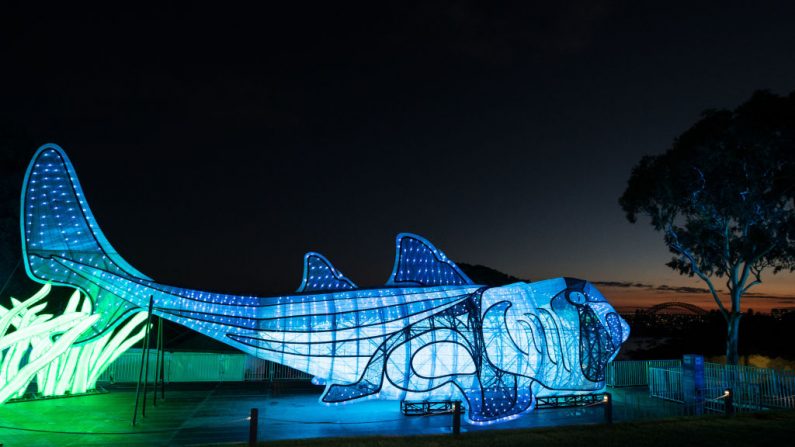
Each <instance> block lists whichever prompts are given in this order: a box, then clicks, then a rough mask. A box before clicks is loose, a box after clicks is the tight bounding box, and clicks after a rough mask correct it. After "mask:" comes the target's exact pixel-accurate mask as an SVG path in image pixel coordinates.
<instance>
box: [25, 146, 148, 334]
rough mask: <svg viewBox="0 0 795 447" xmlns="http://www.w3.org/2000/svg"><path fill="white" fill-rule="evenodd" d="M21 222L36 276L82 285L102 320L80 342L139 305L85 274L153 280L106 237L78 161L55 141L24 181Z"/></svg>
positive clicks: (34, 162) (33, 162)
mask: <svg viewBox="0 0 795 447" xmlns="http://www.w3.org/2000/svg"><path fill="white" fill-rule="evenodd" d="M20 204H21V213H20V227H21V231H22V257H23V263H24V265H25V270H26V272H27V274H28V276H30V277H31V278H32V279H34V280H36V281H38V282H42V283H48V284H56V285H65V286H71V287H75V288H78V289H81V290H82V291H83V292H84V293H86V295H88V296H90V297H91V298H92V300H93V304H94V313H98V314H99V315H100V319H99V320H98V321H97V323H96V324H95V325H94V326H93V327H92V330H90V331H88V332H87V333H86V334H84V335H83V336H81V339H79V340H78V341H87V340H90V339H93V338H94V337H96V336H99V335H101V334H103V333H105V332H106V331H108V330H110V329H113V328H114V327H115V326H116V325H117V324H119V323H120V322H121V321H123V320H124V319H125V318H126V317H127V316H128V315H129V314H130V313H131V312H133V311H134V309H135V307H134V306H133V305H132V304H130V303H128V302H126V301H123V300H121V299H120V298H118V297H116V296H115V295H112V294H110V293H109V292H107V291H106V290H104V289H101V288H99V286H98V285H96V284H95V283H93V282H92V281H91V279H90V277H88V276H86V275H81V274H80V270H81V266H89V267H93V268H94V269H100V270H104V271H107V272H110V273H113V274H115V275H120V276H123V277H127V278H131V279H132V278H136V279H143V280H148V279H149V278H148V277H146V276H145V275H144V274H142V273H141V272H139V271H137V270H136V269H135V268H133V267H132V266H131V265H130V264H128V263H127V262H126V261H125V260H124V259H123V258H122V257H121V256H120V255H119V254H118V252H116V250H115V249H114V248H113V246H111V245H110V243H109V242H108V241H107V239H105V236H104V235H103V234H102V231H101V230H100V229H99V226H98V225H97V222H96V220H95V219H94V215H93V214H92V213H91V210H90V209H89V207H88V204H87V203H86V199H85V196H84V194H83V190H82V188H81V187H80V183H79V182H78V180H77V176H76V175H75V171H74V168H73V167H72V163H71V162H70V161H69V158H68V157H67V156H66V154H65V153H64V151H63V149H61V148H60V147H59V146H57V145H55V144H45V145H44V146H42V147H40V148H39V149H38V151H36V154H35V155H34V156H33V159H32V160H31V162H30V165H29V166H28V170H27V172H26V174H25V180H24V182H23V184H22V197H21V202H20Z"/></svg>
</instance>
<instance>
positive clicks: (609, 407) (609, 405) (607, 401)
mask: <svg viewBox="0 0 795 447" xmlns="http://www.w3.org/2000/svg"><path fill="white" fill-rule="evenodd" d="M604 406H605V423H606V424H612V423H613V395H612V394H610V393H605V398H604Z"/></svg>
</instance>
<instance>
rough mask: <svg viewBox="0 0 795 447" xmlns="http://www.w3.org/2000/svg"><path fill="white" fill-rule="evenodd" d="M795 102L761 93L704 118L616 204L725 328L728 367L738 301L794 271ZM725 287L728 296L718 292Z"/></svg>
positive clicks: (645, 166) (634, 179) (652, 160)
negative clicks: (765, 281) (722, 283)
mask: <svg viewBox="0 0 795 447" xmlns="http://www.w3.org/2000/svg"><path fill="white" fill-rule="evenodd" d="M793 197H795V92H793V93H791V94H790V95H789V96H786V97H782V96H778V95H775V94H772V93H769V92H766V91H760V92H756V93H754V95H753V96H752V97H751V98H750V99H749V100H748V101H747V102H745V103H744V104H742V105H741V106H740V107H738V108H737V109H736V110H733V111H731V110H709V111H706V112H704V114H703V115H702V117H701V119H700V120H699V121H698V122H697V123H695V124H694V125H693V126H692V127H691V128H690V129H688V130H687V131H685V132H684V133H683V134H682V135H680V136H679V137H678V138H677V139H676V140H675V141H674V143H673V145H672V147H671V148H670V149H668V150H667V151H666V152H665V153H663V154H660V155H655V156H645V157H643V158H642V159H641V160H640V162H639V163H638V165H637V166H635V168H634V169H633V171H632V175H631V177H630V179H629V182H628V186H627V189H626V191H624V194H623V195H622V196H621V198H620V199H619V203H620V204H621V207H622V208H623V209H624V211H625V212H626V216H627V219H628V220H629V221H630V222H633V223H634V222H635V221H636V219H637V216H638V215H646V216H649V217H650V219H651V225H652V226H653V227H654V229H655V230H657V231H661V232H664V234H665V243H666V244H667V245H668V248H669V249H670V251H671V252H672V253H673V254H674V257H673V259H671V261H670V262H669V263H668V264H667V265H668V266H669V267H671V268H672V269H674V270H675V271H677V272H679V273H680V274H684V275H689V276H697V277H699V278H700V279H701V280H703V281H704V282H705V283H706V285H707V287H708V288H709V290H710V292H711V294H712V296H713V298H714V299H715V302H716V303H717V304H718V307H719V309H720V311H721V313H722V314H723V317H724V319H725V320H726V323H727V327H728V333H727V338H726V361H727V362H728V363H730V364H736V363H737V361H738V353H737V346H738V337H739V328H740V318H741V316H742V311H741V307H740V303H741V299H742V297H743V295H744V294H745V293H746V292H748V290H749V289H750V288H751V287H753V286H755V285H757V284H759V283H761V282H762V272H763V271H766V270H767V271H772V273H777V272H779V271H781V270H789V271H793V270H794V269H795V247H793V242H794V241H795V204H794V203H793ZM718 278H722V279H725V280H726V288H727V289H728V292H725V293H724V292H722V291H721V290H719V289H718V288H717V287H716V285H715V282H716V280H717V279H718Z"/></svg>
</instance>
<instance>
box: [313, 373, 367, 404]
mask: <svg viewBox="0 0 795 447" xmlns="http://www.w3.org/2000/svg"><path fill="white" fill-rule="evenodd" d="M379 391H381V381H380V380H379V381H378V383H374V382H370V381H369V380H366V379H362V380H359V381H358V382H356V383H352V384H350V385H339V384H336V383H335V384H331V385H329V386H327V387H326V390H325V391H324V392H323V395H322V396H320V401H321V402H323V403H327V404H335V403H342V402H348V401H351V400H356V399H361V398H363V397H367V396H372V395H374V394H378V392H379Z"/></svg>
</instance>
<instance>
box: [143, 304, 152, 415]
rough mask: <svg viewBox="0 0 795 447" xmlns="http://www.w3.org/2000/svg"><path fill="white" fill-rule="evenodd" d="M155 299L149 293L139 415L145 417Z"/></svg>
mask: <svg viewBox="0 0 795 447" xmlns="http://www.w3.org/2000/svg"><path fill="white" fill-rule="evenodd" d="M154 303H155V299H154V297H153V296H152V295H149V315H148V316H147V318H146V346H144V356H146V363H144V392H143V395H144V398H143V404H142V408H141V416H143V417H146V388H147V386H148V385H149V344H150V342H151V340H152V338H151V335H152V333H151V331H150V330H149V327H150V326H151V325H152V308H153V307H154Z"/></svg>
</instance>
